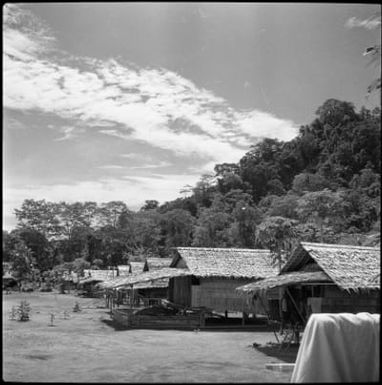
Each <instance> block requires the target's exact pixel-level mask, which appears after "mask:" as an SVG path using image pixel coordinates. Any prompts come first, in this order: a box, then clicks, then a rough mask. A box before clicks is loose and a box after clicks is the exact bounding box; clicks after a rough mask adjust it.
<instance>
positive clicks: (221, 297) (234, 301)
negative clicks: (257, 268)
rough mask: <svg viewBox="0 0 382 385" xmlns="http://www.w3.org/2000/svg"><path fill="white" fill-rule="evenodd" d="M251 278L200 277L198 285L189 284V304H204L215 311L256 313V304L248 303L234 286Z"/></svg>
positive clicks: (242, 283) (197, 305) (243, 283)
mask: <svg viewBox="0 0 382 385" xmlns="http://www.w3.org/2000/svg"><path fill="white" fill-rule="evenodd" d="M252 281H253V280H244V279H243V280H241V279H240V280H239V279H217V278H201V279H200V284H199V285H192V286H191V304H192V306H194V307H199V306H204V307H207V308H209V309H212V310H214V311H217V312H225V311H229V312H243V311H244V312H246V313H258V312H259V311H258V304H256V303H255V304H252V303H248V302H247V300H246V297H245V296H242V295H240V294H238V293H237V291H236V290H235V289H236V287H238V286H242V285H245V284H246V283H249V282H252Z"/></svg>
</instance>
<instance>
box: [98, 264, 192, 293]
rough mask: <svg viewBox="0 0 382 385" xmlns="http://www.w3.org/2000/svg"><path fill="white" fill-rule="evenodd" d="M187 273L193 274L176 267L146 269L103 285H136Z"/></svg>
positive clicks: (106, 286)
mask: <svg viewBox="0 0 382 385" xmlns="http://www.w3.org/2000/svg"><path fill="white" fill-rule="evenodd" d="M185 275H191V274H190V272H189V271H187V270H185V269H176V268H169V267H167V268H163V269H160V270H154V271H145V272H142V273H140V274H131V275H130V276H128V277H124V278H118V279H115V280H113V281H109V282H104V283H103V284H102V285H101V286H102V287H104V288H109V289H110V288H113V289H115V288H118V287H122V286H131V285H136V284H140V283H143V282H150V281H156V280H161V279H165V278H172V277H179V276H185ZM152 287H153V286H152ZM134 288H135V286H134Z"/></svg>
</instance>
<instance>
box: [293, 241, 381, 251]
mask: <svg viewBox="0 0 382 385" xmlns="http://www.w3.org/2000/svg"><path fill="white" fill-rule="evenodd" d="M301 245H302V246H315V247H323V248H324V247H326V248H336V249H337V248H341V249H359V250H361V249H366V250H380V247H373V246H359V245H357V246H356V245H338V244H334V243H314V242H301Z"/></svg>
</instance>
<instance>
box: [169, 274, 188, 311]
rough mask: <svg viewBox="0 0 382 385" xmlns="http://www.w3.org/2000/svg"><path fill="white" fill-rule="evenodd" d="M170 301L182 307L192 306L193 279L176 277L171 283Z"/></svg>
mask: <svg viewBox="0 0 382 385" xmlns="http://www.w3.org/2000/svg"><path fill="white" fill-rule="evenodd" d="M168 289H169V300H170V301H171V302H174V303H176V304H177V305H182V306H191V277H190V276H186V277H175V278H171V279H170V281H169V288H168Z"/></svg>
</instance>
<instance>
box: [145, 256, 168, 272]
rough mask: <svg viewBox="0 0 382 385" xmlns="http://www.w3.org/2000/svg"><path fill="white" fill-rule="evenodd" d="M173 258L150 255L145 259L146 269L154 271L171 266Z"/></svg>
mask: <svg viewBox="0 0 382 385" xmlns="http://www.w3.org/2000/svg"><path fill="white" fill-rule="evenodd" d="M171 262H172V258H159V257H150V258H147V259H146V261H145V266H144V271H153V270H158V269H163V268H164V267H170V265H171Z"/></svg>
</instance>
